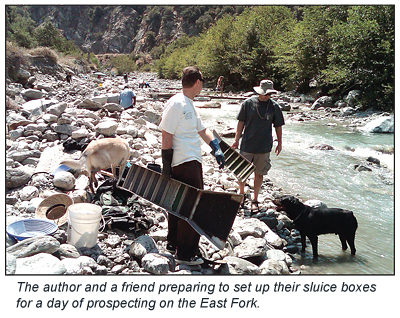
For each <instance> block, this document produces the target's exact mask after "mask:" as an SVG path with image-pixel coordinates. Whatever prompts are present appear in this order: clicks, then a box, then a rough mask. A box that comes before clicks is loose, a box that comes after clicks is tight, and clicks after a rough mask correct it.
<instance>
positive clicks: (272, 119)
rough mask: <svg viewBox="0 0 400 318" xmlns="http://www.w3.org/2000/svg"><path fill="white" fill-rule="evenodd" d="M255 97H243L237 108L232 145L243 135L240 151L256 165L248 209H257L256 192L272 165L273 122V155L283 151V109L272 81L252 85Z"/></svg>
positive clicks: (242, 186)
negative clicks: (278, 101)
mask: <svg viewBox="0 0 400 318" xmlns="http://www.w3.org/2000/svg"><path fill="white" fill-rule="evenodd" d="M254 90H255V91H256V92H257V93H258V97H251V98H248V99H246V100H245V101H244V102H243V104H242V106H241V108H240V111H239V114H238V116H237V119H238V120H239V122H238V124H237V128H236V134H235V140H234V142H233V144H232V148H238V145H239V139H240V137H242V132H243V130H244V132H243V138H242V142H241V145H240V153H241V154H242V155H243V156H244V157H246V158H247V159H248V160H249V161H251V162H253V164H254V165H255V166H256V170H255V173H254V194H253V198H252V202H251V203H252V204H251V210H252V211H258V194H259V192H260V189H261V185H262V182H263V176H264V175H266V174H268V171H269V170H270V168H271V161H270V153H271V150H272V144H273V138H272V125H274V128H275V133H276V137H277V141H278V145H277V146H276V148H275V153H276V155H279V153H280V152H281V150H282V126H283V125H284V124H285V121H284V118H283V114H282V111H281V109H280V107H279V105H278V103H276V102H275V101H274V100H272V99H271V98H270V97H271V94H275V93H277V91H276V90H274V88H273V82H272V81H270V80H262V81H261V82H260V86H256V87H254ZM244 187H245V182H239V193H240V194H244Z"/></svg>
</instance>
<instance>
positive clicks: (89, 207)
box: [68, 203, 102, 248]
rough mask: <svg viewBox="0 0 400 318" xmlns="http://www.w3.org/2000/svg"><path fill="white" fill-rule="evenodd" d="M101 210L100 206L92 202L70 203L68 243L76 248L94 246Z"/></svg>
mask: <svg viewBox="0 0 400 318" xmlns="http://www.w3.org/2000/svg"><path fill="white" fill-rule="evenodd" d="M101 211H102V208H101V206H98V205H95V204H92V203H75V204H71V205H70V206H69V207H68V222H69V226H68V243H69V244H71V245H74V246H75V247H76V248H79V247H88V248H91V247H93V246H95V245H96V243H97V235H98V233H99V225H100V219H101Z"/></svg>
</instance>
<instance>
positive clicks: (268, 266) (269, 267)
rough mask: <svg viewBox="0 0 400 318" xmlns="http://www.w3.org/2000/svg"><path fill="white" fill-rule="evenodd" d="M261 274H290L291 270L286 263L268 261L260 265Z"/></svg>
mask: <svg viewBox="0 0 400 318" xmlns="http://www.w3.org/2000/svg"><path fill="white" fill-rule="evenodd" d="M260 274H263V275H281V274H289V269H288V267H287V265H286V263H285V262H284V261H277V260H274V259H267V260H265V261H264V262H263V263H262V264H261V265H260Z"/></svg>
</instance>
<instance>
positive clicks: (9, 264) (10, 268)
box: [6, 253, 17, 275]
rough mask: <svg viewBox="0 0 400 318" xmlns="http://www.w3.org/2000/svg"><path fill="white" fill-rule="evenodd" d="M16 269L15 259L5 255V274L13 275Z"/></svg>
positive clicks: (7, 254) (12, 256) (10, 255)
mask: <svg viewBox="0 0 400 318" xmlns="http://www.w3.org/2000/svg"><path fill="white" fill-rule="evenodd" d="M16 268H17V258H16V257H15V256H14V255H12V254H10V253H6V274H7V275H8V274H14V273H15V271H16Z"/></svg>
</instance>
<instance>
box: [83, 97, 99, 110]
mask: <svg viewBox="0 0 400 318" xmlns="http://www.w3.org/2000/svg"><path fill="white" fill-rule="evenodd" d="M78 108H85V109H88V110H99V109H101V108H102V104H101V103H99V102H97V101H93V100H90V99H88V98H86V99H84V100H83V101H82V102H80V103H79V104H78Z"/></svg>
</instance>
